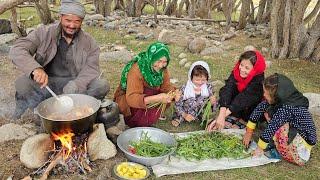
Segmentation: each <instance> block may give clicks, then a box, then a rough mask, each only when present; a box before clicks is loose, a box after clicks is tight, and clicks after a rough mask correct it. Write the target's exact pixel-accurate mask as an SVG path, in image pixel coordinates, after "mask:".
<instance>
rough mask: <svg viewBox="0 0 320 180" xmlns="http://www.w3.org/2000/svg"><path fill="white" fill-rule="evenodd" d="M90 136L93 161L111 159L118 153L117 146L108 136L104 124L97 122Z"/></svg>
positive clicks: (89, 150)
mask: <svg viewBox="0 0 320 180" xmlns="http://www.w3.org/2000/svg"><path fill="white" fill-rule="evenodd" d="M93 129H94V130H93V132H92V133H91V134H90V135H89V138H88V154H89V157H90V160H91V161H95V160H97V159H105V160H106V159H109V158H112V157H114V156H115V155H116V154H117V149H116V146H115V145H114V144H113V143H112V142H111V141H110V140H109V139H108V138H107V135H106V131H105V129H104V125H103V124H95V125H94V127H93Z"/></svg>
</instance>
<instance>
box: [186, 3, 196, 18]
mask: <svg viewBox="0 0 320 180" xmlns="http://www.w3.org/2000/svg"><path fill="white" fill-rule="evenodd" d="M195 1H196V0H191V3H190V8H189V10H188V16H189V17H190V18H194V17H196V2H195Z"/></svg>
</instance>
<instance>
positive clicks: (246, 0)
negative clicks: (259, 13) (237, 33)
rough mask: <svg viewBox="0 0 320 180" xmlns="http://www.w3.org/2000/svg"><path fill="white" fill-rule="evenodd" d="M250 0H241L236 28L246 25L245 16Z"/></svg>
mask: <svg viewBox="0 0 320 180" xmlns="http://www.w3.org/2000/svg"><path fill="white" fill-rule="evenodd" d="M250 1H251V0H242V6H241V12H240V17H239V25H238V29H243V28H245V27H246V24H247V18H248V15H249V12H250Z"/></svg>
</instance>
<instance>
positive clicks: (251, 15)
mask: <svg viewBox="0 0 320 180" xmlns="http://www.w3.org/2000/svg"><path fill="white" fill-rule="evenodd" d="M249 22H250V24H255V19H254V4H253V1H252V0H250V14H249Z"/></svg>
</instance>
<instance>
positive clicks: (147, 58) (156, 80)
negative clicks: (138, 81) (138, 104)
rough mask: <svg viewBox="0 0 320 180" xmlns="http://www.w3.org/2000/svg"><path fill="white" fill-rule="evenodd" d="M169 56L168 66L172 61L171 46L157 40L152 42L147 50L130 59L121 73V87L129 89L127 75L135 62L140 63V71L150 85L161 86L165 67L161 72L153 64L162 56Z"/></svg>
mask: <svg viewBox="0 0 320 180" xmlns="http://www.w3.org/2000/svg"><path fill="white" fill-rule="evenodd" d="M162 57H166V58H167V62H168V63H167V66H168V64H169V61H170V53H169V48H168V46H166V45H165V44H163V43H160V42H156V43H153V44H151V45H150V46H149V47H148V50H147V51H146V52H141V53H139V54H138V55H136V56H135V57H134V58H133V59H132V60H131V61H129V62H128V63H127V64H126V66H125V67H124V69H123V70H122V73H121V81H120V84H121V89H123V90H126V89H127V77H128V72H129V70H130V69H131V67H132V65H133V64H134V63H136V62H137V63H138V66H139V69H140V72H141V74H142V76H143V78H144V80H145V81H146V82H147V83H148V85H149V86H150V87H157V86H160V85H161V84H162V82H163V69H161V70H160V71H159V72H157V71H155V70H154V69H153V67H152V66H153V64H154V63H155V62H156V61H158V60H159V59H160V58H162Z"/></svg>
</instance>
